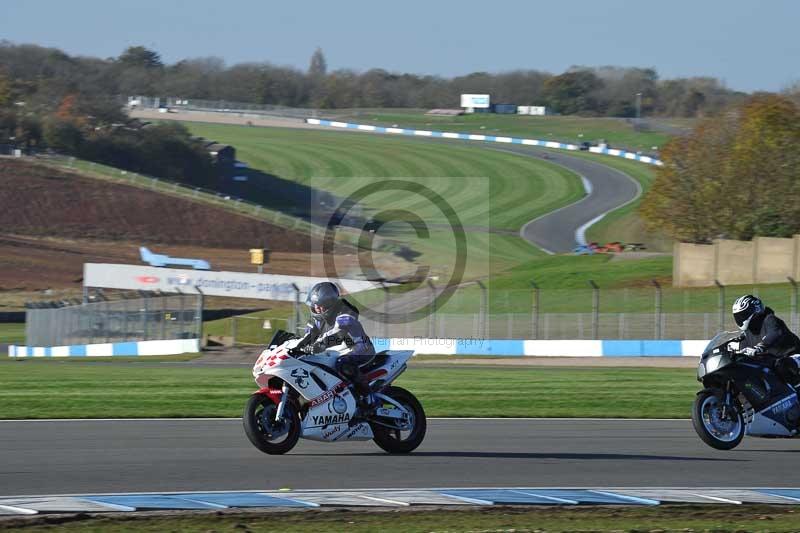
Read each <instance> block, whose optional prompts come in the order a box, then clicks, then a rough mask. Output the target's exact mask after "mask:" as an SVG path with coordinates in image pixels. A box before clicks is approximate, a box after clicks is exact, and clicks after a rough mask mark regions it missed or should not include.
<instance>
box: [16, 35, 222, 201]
mask: <svg viewBox="0 0 800 533" xmlns="http://www.w3.org/2000/svg"><path fill="white" fill-rule="evenodd" d="M128 61H129V59H125V58H124V57H123V58H120V61H107V60H99V59H94V58H75V57H70V56H68V55H67V54H64V53H63V52H61V51H59V50H55V49H47V48H42V47H38V46H32V45H22V46H14V45H9V44H8V43H2V44H0V148H2V145H7V146H11V147H13V148H20V149H22V150H24V151H26V152H29V153H31V152H41V151H42V150H53V151H55V152H57V153H60V154H65V155H72V156H76V157H79V158H81V159H86V160H89V161H95V162H98V163H103V164H107V165H111V166H115V167H118V168H122V169H126V170H130V171H133V172H139V173H143V174H148V175H153V176H158V177H163V178H171V179H175V180H177V181H181V182H185V183H188V184H192V185H196V186H202V187H214V186H215V185H216V181H217V177H218V174H219V173H218V172H217V169H216V168H214V165H213V162H212V159H211V156H210V154H209V153H208V152H207V151H206V150H205V148H204V146H203V143H202V142H201V141H200V140H198V139H194V138H193V137H192V136H191V135H190V133H189V131H188V130H187V129H186V128H185V127H184V126H183V125H181V124H178V123H170V124H150V125H146V126H145V127H142V124H141V123H139V122H138V121H131V120H130V119H129V117H128V116H127V115H126V114H125V113H124V111H123V110H122V106H121V104H120V100H119V96H118V95H117V93H116V92H114V91H116V90H117V82H115V81H114V80H113V77H114V76H118V75H123V74H124V73H125V72H126V71H127V69H126V67H125V64H126V62H128ZM0 153H2V152H1V151H0Z"/></svg>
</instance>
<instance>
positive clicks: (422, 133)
mask: <svg viewBox="0 0 800 533" xmlns="http://www.w3.org/2000/svg"><path fill="white" fill-rule="evenodd" d="M306 123H307V124H312V125H315V126H329V127H331V128H342V129H350V130H358V131H369V132H373V133H390V134H396V135H410V136H414V137H441V138H444V139H461V140H464V141H484V142H494V143H505V144H524V145H528V146H542V147H544V148H556V149H559V150H572V151H575V150H578V149H579V146H578V145H576V144H567V143H562V142H555V141H542V140H539V139H522V138H519V137H505V136H499V135H480V134H474V133H455V132H449V131H432V130H411V129H407V128H390V127H386V126H372V125H370V124H353V123H351V122H338V121H336V120H325V119H320V118H307V119H306ZM589 151H590V152H592V153H595V154H604V155H611V156H615V157H622V158H625V159H632V160H634V161H641V162H642V163H648V164H650V165H658V166H661V165H663V164H664V163H662V162H661V161H660V160H658V159H656V158H654V157H650V156H646V155H639V154H637V153H634V152H626V151H625V150H617V149H615V148H600V147H599V146H592V147H590V148H589Z"/></svg>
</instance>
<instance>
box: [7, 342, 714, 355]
mask: <svg viewBox="0 0 800 533" xmlns="http://www.w3.org/2000/svg"><path fill="white" fill-rule="evenodd" d="M373 343H374V344H375V348H376V349H377V350H414V351H415V352H416V353H418V354H426V355H494V356H528V357H533V356H535V357H699V356H700V354H701V353H702V351H703V348H705V346H706V344H708V341H705V340H662V341H652V340H623V341H620V340H519V339H428V338H421V337H414V338H407V339H403V338H393V339H373ZM199 351H200V343H199V341H198V339H178V340H168V341H141V342H120V343H114V344H81V345H73V346H15V345H11V346H9V348H8V355H9V357H100V356H144V355H173V354H181V353H196V352H199Z"/></svg>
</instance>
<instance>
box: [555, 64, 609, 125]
mask: <svg viewBox="0 0 800 533" xmlns="http://www.w3.org/2000/svg"><path fill="white" fill-rule="evenodd" d="M602 86H603V82H602V81H601V80H600V78H598V77H597V76H596V75H595V74H594V73H593V72H591V71H588V70H576V71H572V72H565V73H564V74H560V75H558V76H553V77H552V78H550V79H549V80H547V81H546V82H544V94H543V96H544V98H545V100H546V101H547V105H548V106H550V108H552V110H553V111H555V112H556V113H562V114H564V115H572V114H575V113H583V112H587V111H590V112H591V111H594V112H597V111H599V109H598V108H597V100H596V98H594V97H593V96H592V93H593V92H594V91H596V90H597V89H600V88H601V87H602Z"/></svg>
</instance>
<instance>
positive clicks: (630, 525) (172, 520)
mask: <svg viewBox="0 0 800 533" xmlns="http://www.w3.org/2000/svg"><path fill="white" fill-rule="evenodd" d="M5 523H6V524H9V525H10V526H11V527H13V528H14V530H20V531H26V532H31V533H36V532H47V531H82V532H84V531H85V532H122V531H145V532H146V531H153V532H159V533H160V532H162V531H183V532H192V531H215V532H219V533H223V532H240V531H293V532H315V533H316V532H318V531H349V532H353V533H358V532H362V531H363V532H372V531H384V532H388V531H402V532H409V533H416V532H430V531H471V532H474V533H478V532H498V531H517V532H520V533H522V532H532V531H541V532H545V531H615V532H621V531H631V532H633V531H637V532H659V533H667V532H672V531H681V532H686V531H715V532H728V531H731V532H732V531H761V532H783V531H797V523H798V513H797V511H796V510H795V509H794V508H793V507H791V506H774V505H773V506H769V505H740V506H732V505H717V506H711V505H706V506H700V505H664V506H657V507H594V506H587V507H494V508H480V509H452V508H451V509H448V508H444V509H436V510H429V509H428V510H414V509H411V510H385V509H381V510H372V511H364V510H358V511H354V510H335V511H319V510H314V511H299V512H298V511H294V512H280V511H278V512H275V511H273V512H216V513H213V514H212V513H190V514H181V515H178V516H176V515H167V516H163V515H162V516H152V515H151V516H141V515H139V516H137V515H124V514H116V515H115V516H112V517H108V516H102V515H100V516H96V517H89V516H87V515H85V514H82V515H76V516H73V517H63V518H60V519H57V520H53V519H52V518H48V517H41V518H39V517H37V518H32V519H31V518H20V519H13V521H6V522H5ZM2 524H3V523H2V522H0V526H2Z"/></svg>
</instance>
